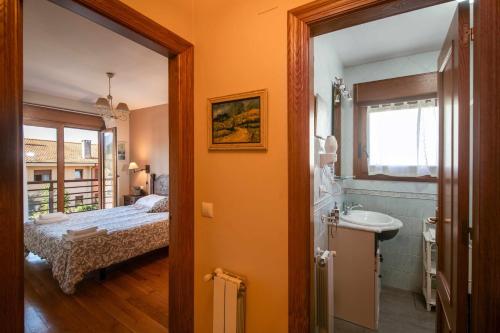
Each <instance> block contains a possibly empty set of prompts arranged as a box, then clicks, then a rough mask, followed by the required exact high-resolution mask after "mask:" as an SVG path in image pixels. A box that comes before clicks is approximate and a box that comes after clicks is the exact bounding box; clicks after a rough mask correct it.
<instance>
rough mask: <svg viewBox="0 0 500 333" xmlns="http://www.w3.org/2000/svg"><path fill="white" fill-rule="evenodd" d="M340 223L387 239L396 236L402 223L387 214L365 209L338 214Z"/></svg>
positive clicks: (380, 238) (381, 238)
mask: <svg viewBox="0 0 500 333" xmlns="http://www.w3.org/2000/svg"><path fill="white" fill-rule="evenodd" d="M340 222H341V225H342V224H344V226H346V227H352V228H354V229H361V230H367V231H373V232H376V233H378V234H379V235H378V238H379V240H388V239H391V238H393V237H394V236H396V234H397V233H398V231H399V229H400V228H401V227H402V226H403V223H402V222H401V221H400V220H398V219H395V218H393V217H391V216H389V215H386V214H382V213H378V212H371V211H366V210H352V211H350V212H349V214H348V215H341V216H340Z"/></svg>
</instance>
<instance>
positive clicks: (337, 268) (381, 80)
mask: <svg viewBox="0 0 500 333" xmlns="http://www.w3.org/2000/svg"><path fill="white" fill-rule="evenodd" d="M456 9H457V2H448V3H444V4H441V5H437V6H432V7H427V8H424V9H420V10H415V11H412V12H408V13H404V14H400V15H396V16H392V17H388V18H384V19H381V20H376V21H372V22H369V23H364V24H361V25H357V26H353V27H350V28H346V29H342V30H337V31H334V32H332V33H328V34H324V35H320V36H318V37H315V38H314V46H313V47H314V52H313V54H314V95H315V99H314V102H315V103H314V104H315V105H314V108H315V117H314V139H312V140H314V249H315V251H319V250H321V251H324V250H331V251H335V252H334V253H332V256H333V275H334V278H333V281H334V282H333V283H332V285H330V286H328V287H325V288H327V289H326V290H328V293H329V294H333V295H334V297H333V300H331V299H330V302H332V301H333V302H334V306H333V308H328V310H325V309H323V310H322V309H321V308H322V307H323V305H321V303H322V302H323V303H324V302H328V300H324V301H322V300H321V299H322V296H321V293H325V291H324V290H325V289H324V288H323V289H319V290H320V291H318V289H317V287H316V290H315V293H316V296H315V297H316V299H315V300H314V301H313V302H312V303H313V306H314V307H315V312H316V314H317V318H321V317H325V318H326V317H327V316H328V317H329V320H326V322H328V323H327V324H325V323H323V324H321V323H320V324H317V325H318V326H317V327H316V331H317V332H333V327H334V329H335V332H337V333H339V332H340V333H342V332H373V331H378V332H405V333H413V332H434V331H435V326H436V312H435V291H434V288H435V266H432V265H435V256H436V253H435V229H434V226H433V225H432V223H429V222H433V221H432V220H428V218H430V217H434V216H435V215H436V209H437V205H438V180H437V172H438V161H439V112H438V109H439V108H438V105H439V104H438V101H437V86H438V82H437V72H438V70H439V69H438V60H439V56H440V50H441V49H442V47H443V43H444V41H445V38H446V35H447V32H448V29H449V27H450V24H451V22H452V19H453V16H454V14H455V11H456ZM423 22H425V24H423ZM401 110H404V111H405V112H406V113H405V114H404V115H403V117H401V116H397V115H396V114H397V113H398V112H397V111H401ZM363 114H364V115H363ZM366 114H368V115H366ZM399 114H401V112H400V113H399ZM391 115H392V116H391ZM377 117H378V119H377ZM333 136H334V137H335V139H334V138H333ZM356 211H369V212H375V213H381V214H384V215H380V214H379V215H377V216H380V217H381V218H382V216H383V217H384V218H386V217H387V218H392V220H391V221H392V222H391V223H392V224H391V226H389V227H387V228H386V229H387V230H386V229H384V228H382V229H383V230H382V231H383V232H380V231H381V230H377V227H378V226H375V228H372V229H370V227H369V228H363V227H361V228H359V225H358V226H357V227H354V228H348V227H345V223H344V227H343V226H342V225H343V224H342V221H344V222H346V221H348V220H349V216H351V217H355V216H358V215H360V213H355V212H356ZM370 216H372V215H369V217H368V219H370ZM373 216H375V215H373ZM339 219H340V224H338V222H339ZM426 221H427V222H426ZM351 226H352V225H351ZM367 230H368V231H370V230H371V232H367ZM374 230H376V231H374ZM428 230H431V233H430V234H431V235H432V236H433V237H434V238H432V239H431V241H432V242H426V241H425V240H426V238H425V237H424V232H428ZM358 234H359V235H361V236H360V237H358V236H357V235H358ZM427 240H429V239H427ZM374 245H375V253H373V246H374ZM426 245H429V246H430V247H429V249H431V248H432V250H431V251H427V250H426V251H424V248H425V249H427V248H426ZM364 248H365V250H366V251H365V252H366V253H370V255H371V257H368V258H365V257H363V256H362V252H363V249H364ZM316 249H317V250H316ZM346 252H347V253H346ZM317 254H321V253H317ZM316 258H318V257H316ZM373 258H375V260H374V261H375V264H374V263H373V262H374V261H373V260H372V259H373ZM363 260H366V261H367V262H368V264H367V265H368V266H370V267H368V266H363V262H364V261H363ZM428 260H429V261H428ZM424 261H425V264H424ZM431 261H432V264H431V265H428V264H427V263H428V262H431ZM425 265H427V266H425ZM372 266H373V267H372ZM425 267H433V268H434V270H433V271H432V272H431V269H430V268H429V269H426V268H425ZM373 269H375V273H376V276H375V279H374V278H373ZM427 271H428V272H427ZM364 273H367V274H368V275H369V276H368V280H366V278H363V277H362V275H363V274H364ZM316 274H319V273H317V272H316ZM370 274H371V275H370ZM329 278H330V279H332V277H331V276H329ZM367 281H368V282H367ZM429 281H430V283H429ZM365 282H366V283H367V284H370V286H365ZM378 284H380V285H378ZM365 287H366V288H365ZM424 294H426V296H424ZM371 302H372V303H373V305H371ZM433 302H434V303H433ZM367 303H370V306H365V305H366V304H367ZM365 308H366V309H365ZM321 311H327V313H326V312H325V313H324V314H323V315H322V314H321ZM363 311H365V312H366V313H362V312H363ZM367 313H368V314H369V315H367ZM333 317H335V319H333ZM368 317H369V318H368ZM319 321H321V320H319Z"/></svg>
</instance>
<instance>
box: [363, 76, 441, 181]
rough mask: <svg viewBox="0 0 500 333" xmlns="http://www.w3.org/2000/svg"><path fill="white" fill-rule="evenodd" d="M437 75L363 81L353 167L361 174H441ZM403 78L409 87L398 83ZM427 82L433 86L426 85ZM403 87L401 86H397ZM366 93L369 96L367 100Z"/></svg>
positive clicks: (421, 177)
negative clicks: (439, 171)
mask: <svg viewBox="0 0 500 333" xmlns="http://www.w3.org/2000/svg"><path fill="white" fill-rule="evenodd" d="M432 74H433V73H432ZM433 78H435V76H434V75H433V76H425V75H424V76H422V75H416V76H411V77H403V78H396V79H389V80H383V81H376V82H373V83H372V82H369V83H365V84H362V85H365V86H362V87H358V89H357V90H358V91H357V92H358V93H359V94H358V97H360V98H358V99H357V100H355V108H354V109H355V122H354V124H355V126H354V129H355V131H354V132H355V134H354V139H355V152H354V172H355V176H356V177H357V178H359V179H378V180H401V181H435V180H436V178H437V172H438V161H439V112H438V110H439V109H438V103H437V99H436V98H435V91H436V89H435V86H434V84H435V83H436V82H435V80H434V79H433ZM402 80H404V82H401V81H402ZM387 81H388V82H387ZM398 81H400V82H399V83H398ZM399 84H401V85H404V86H403V87H404V88H399V87H398V86H399ZM423 84H424V85H428V86H427V87H424V88H422V85H423ZM370 85H374V86H373V87H370ZM386 86H387V87H386ZM369 88H373V89H369ZM398 89H399V90H401V91H400V92H399V93H398V92H397V91H396V92H395V90H398ZM422 89H423V90H422ZM355 90H356V88H355ZM384 92H386V94H384ZM355 96H356V95H355ZM418 96H422V97H424V98H422V97H420V98H418ZM365 97H368V98H369V99H370V100H369V101H367V102H363V100H362V99H363V98H365ZM360 99H361V102H360ZM377 99H378V100H377ZM356 150H357V151H356Z"/></svg>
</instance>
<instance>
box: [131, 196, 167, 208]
mask: <svg viewBox="0 0 500 333" xmlns="http://www.w3.org/2000/svg"><path fill="white" fill-rule="evenodd" d="M165 198H166V197H164V196H161V195H157V194H150V195H146V196H145V197H142V198H140V199H139V200H137V201H136V202H135V205H134V206H135V207H138V208H143V207H144V208H149V209H151V208H152V207H153V206H154V204H155V203H156V202H157V201H160V200H162V199H165Z"/></svg>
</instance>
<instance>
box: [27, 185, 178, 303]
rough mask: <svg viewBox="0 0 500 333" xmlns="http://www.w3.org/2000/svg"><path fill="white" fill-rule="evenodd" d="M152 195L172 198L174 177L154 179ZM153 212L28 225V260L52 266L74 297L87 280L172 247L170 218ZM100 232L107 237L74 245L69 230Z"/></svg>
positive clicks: (122, 210) (118, 211)
mask: <svg viewBox="0 0 500 333" xmlns="http://www.w3.org/2000/svg"><path fill="white" fill-rule="evenodd" d="M151 183H152V186H151V189H152V193H155V194H157V195H161V196H168V176H165V175H161V176H158V177H154V175H153V177H152V181H151ZM149 209H150V208H149V207H144V206H140V205H132V206H123V207H116V208H110V209H103V210H95V211H90V212H83V213H75V214H71V215H68V217H69V219H68V220H66V221H63V222H58V223H54V224H47V225H45V224H43V225H40V224H35V223H34V222H33V221H28V222H26V223H25V224H24V247H25V254H26V255H27V254H28V253H29V252H31V253H34V254H36V255H38V256H40V257H42V258H44V259H46V260H47V262H48V263H49V264H50V265H51V268H52V275H53V276H54V278H55V279H56V280H57V282H58V283H59V286H60V287H61V289H62V291H63V292H64V293H66V294H73V293H74V292H75V286H76V285H77V284H78V282H80V281H81V280H83V278H84V277H85V274H87V273H89V272H92V271H95V270H99V269H103V268H106V267H109V266H110V265H112V264H116V263H119V262H122V261H125V260H128V259H130V258H133V257H136V256H139V255H142V254H145V253H147V252H150V251H153V250H156V249H159V248H162V247H166V246H168V243H169V213H168V212H162V213H148V210H149ZM89 227H98V228H99V230H103V229H105V230H107V233H106V234H100V235H95V236H93V237H85V238H82V239H70V240H68V239H67V238H65V237H63V235H64V234H65V233H66V231H67V230H69V229H71V230H78V229H84V228H89Z"/></svg>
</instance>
